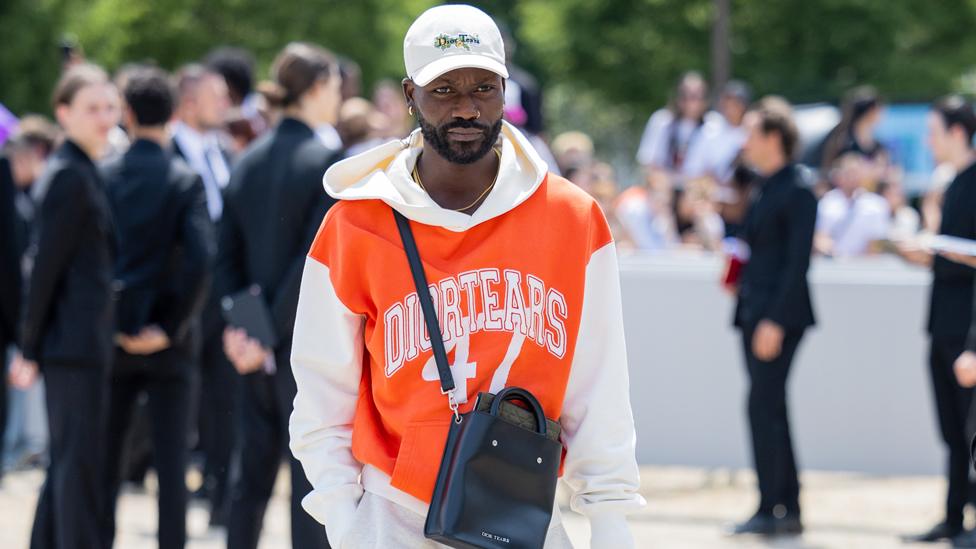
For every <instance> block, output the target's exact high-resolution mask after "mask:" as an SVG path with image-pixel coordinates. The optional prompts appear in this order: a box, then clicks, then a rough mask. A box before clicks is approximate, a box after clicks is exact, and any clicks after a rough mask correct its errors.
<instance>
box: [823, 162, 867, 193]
mask: <svg viewBox="0 0 976 549" xmlns="http://www.w3.org/2000/svg"><path fill="white" fill-rule="evenodd" d="M865 164H866V162H865V161H864V160H863V159H862V158H860V157H854V156H846V157H844V158H842V159H841V160H840V161H839V162H838V164H837V167H836V168H834V171H833V174H832V177H831V180H832V181H833V183H834V186H836V187H837V188H838V189H840V190H841V191H843V192H845V193H848V194H849V193H853V192H854V191H855V190H857V189H858V187H860V186H861V183H862V182H864V180H865V176H866V173H865V168H866V165H865Z"/></svg>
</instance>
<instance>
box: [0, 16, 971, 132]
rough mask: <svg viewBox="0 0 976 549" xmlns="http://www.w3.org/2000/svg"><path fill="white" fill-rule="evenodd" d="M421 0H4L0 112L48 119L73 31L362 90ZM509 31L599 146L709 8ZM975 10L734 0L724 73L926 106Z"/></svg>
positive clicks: (386, 64) (384, 63)
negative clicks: (282, 55) (287, 52)
mask: <svg viewBox="0 0 976 549" xmlns="http://www.w3.org/2000/svg"><path fill="white" fill-rule="evenodd" d="M436 3H437V2H435V1H432V0H358V1H356V2H348V1H345V0H301V1H297V0H276V1H274V2H267V1H258V0H4V1H3V2H0V36H3V37H4V48H2V49H0V102H2V103H4V104H5V105H6V106H7V107H8V108H10V109H11V110H13V111H14V112H16V113H23V112H28V111H33V112H42V113H44V112H49V111H50V107H49V106H48V102H49V101H48V100H49V97H50V90H51V87H52V85H53V83H54V81H55V80H56V79H57V76H58V72H59V66H60V65H59V64H60V59H59V51H58V42H59V40H60V39H61V38H62V37H64V36H66V35H70V36H74V37H76V38H77V40H78V42H79V43H80V44H81V45H82V46H83V48H84V51H85V53H86V55H87V57H88V58H90V59H91V60H93V61H95V62H98V63H100V64H102V65H104V66H105V67H107V68H108V69H110V70H114V69H116V68H118V67H119V66H121V65H122V64H123V63H126V62H133V61H147V60H151V61H153V62H155V63H157V64H159V65H160V66H162V67H163V68H166V69H170V70H172V69H176V68H177V67H178V66H179V65H181V64H183V63H186V62H190V61H194V60H198V59H200V58H201V57H202V56H203V55H205V54H206V53H207V51H209V50H210V49H211V48H213V47H216V46H220V45H235V46H241V47H244V48H247V49H249V50H251V51H252V52H253V53H254V54H255V56H256V58H257V60H258V67H259V70H258V74H257V76H258V77H259V78H260V77H265V76H266V75H267V67H268V66H269V64H270V61H271V59H272V58H273V57H274V55H275V54H276V53H277V51H279V50H280V49H281V47H282V46H284V45H285V44H286V43H287V42H289V41H292V40H308V41H312V42H316V43H319V44H322V45H323V46H325V47H327V48H329V49H331V50H333V51H335V52H336V53H338V54H340V55H343V56H345V57H348V58H350V59H352V60H354V61H356V62H357V63H359V64H360V65H361V67H362V72H363V80H364V83H365V84H366V90H369V87H370V86H371V84H372V83H374V82H376V81H377V80H379V79H381V78H396V79H399V78H402V75H403V63H402V49H401V48H402V43H403V42H402V41H403V35H404V33H405V31H406V29H407V27H408V26H409V24H410V22H411V21H412V20H413V18H414V17H416V15H418V14H419V13H420V12H421V11H422V10H423V9H425V8H427V7H429V6H431V5H434V4H436ZM471 3H472V4H475V5H478V6H479V7H481V8H483V9H485V10H486V11H488V12H489V13H490V14H492V15H493V16H495V18H496V19H497V20H499V21H501V22H503V23H504V24H506V25H507V26H508V28H510V29H511V31H512V33H513V34H514V36H515V37H516V39H517V41H518V43H519V47H518V50H517V52H516V54H515V61H516V63H518V64H519V65H521V66H523V67H524V68H526V69H528V70H529V71H530V72H532V73H534V74H535V75H536V76H537V77H538V78H539V80H540V82H542V84H543V85H544V86H545V88H546V89H547V90H548V91H549V94H548V95H547V103H548V108H547V112H548V113H549V120H548V122H549V125H550V127H551V129H552V130H553V131H558V130H562V129H568V128H571V127H572V128H579V129H583V130H585V131H589V132H591V133H592V134H593V135H594V137H595V138H596V140H597V142H598V143H604V145H603V146H622V145H618V144H617V142H618V141H619V142H620V143H623V142H624V141H623V140H622V138H621V136H622V135H626V136H627V138H628V139H630V140H631V141H632V140H633V139H635V135H634V134H636V132H637V131H639V128H640V125H641V124H642V123H643V122H644V121H645V120H646V118H647V116H648V115H649V114H650V112H651V111H652V110H653V109H655V108H658V107H660V106H661V105H662V104H664V103H665V102H666V101H667V98H668V94H669V92H670V89H671V87H672V85H673V82H674V81H675V79H676V78H677V77H678V76H679V75H680V74H681V73H682V72H684V71H686V70H689V69H697V70H700V71H702V72H703V73H704V74H705V75H706V77H707V76H708V74H709V53H710V36H711V35H710V32H711V24H712V17H713V13H714V6H713V2H712V0H482V1H477V0H475V1H472V2H471ZM973 28H976V1H974V0H941V1H940V2H937V3H933V2H917V1H914V0H886V1H883V2H879V1H877V0H778V1H776V2H769V1H763V0H731V36H732V39H731V51H732V75H733V76H734V77H735V78H740V79H743V80H745V81H747V82H749V83H750V84H751V85H752V86H753V87H754V89H755V91H756V94H757V95H761V94H765V93H777V94H781V95H784V96H786V97H787V98H789V99H790V100H793V101H822V100H835V99H836V98H837V97H838V96H839V95H840V94H841V93H842V92H843V90H845V89H846V88H849V87H851V86H853V85H855V84H862V83H868V84H873V85H875V86H876V87H877V88H878V89H879V90H880V91H881V92H882V93H883V94H884V95H885V96H886V97H887V98H888V99H889V100H930V99H932V98H933V97H936V96H938V95H942V94H944V93H946V92H948V91H951V90H957V89H959V88H961V87H965V85H966V83H967V82H972V81H973V79H972V78H968V79H967V78H965V76H966V75H967V74H968V73H969V71H970V69H971V67H972V65H973V60H976V34H974V33H973V32H972V29H973ZM631 146H635V144H633V145H631Z"/></svg>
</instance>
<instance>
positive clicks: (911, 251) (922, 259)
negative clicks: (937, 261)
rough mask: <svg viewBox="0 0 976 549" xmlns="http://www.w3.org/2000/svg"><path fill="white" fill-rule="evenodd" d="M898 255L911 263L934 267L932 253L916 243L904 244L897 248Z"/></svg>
mask: <svg viewBox="0 0 976 549" xmlns="http://www.w3.org/2000/svg"><path fill="white" fill-rule="evenodd" d="M895 251H897V252H898V255H900V256H901V257H902V259H904V260H905V261H907V262H909V263H914V264H915V265H921V266H923V267H929V266H931V265H932V257H933V256H932V252H931V250H928V249H926V248H923V247H921V246H919V245H918V244H917V243H914V242H902V243H899V244H898V246H897V247H896V248H895Z"/></svg>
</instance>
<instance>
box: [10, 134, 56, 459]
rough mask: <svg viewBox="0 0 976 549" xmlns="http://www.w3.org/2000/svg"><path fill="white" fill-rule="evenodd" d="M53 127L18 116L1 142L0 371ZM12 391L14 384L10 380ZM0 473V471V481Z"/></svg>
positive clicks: (13, 326) (13, 335)
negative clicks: (35, 190)
mask: <svg viewBox="0 0 976 549" xmlns="http://www.w3.org/2000/svg"><path fill="white" fill-rule="evenodd" d="M56 137H57V136H56V130H55V129H54V127H53V126H52V125H51V124H50V123H48V122H47V121H45V120H44V119H43V118H41V117H39V116H37V115H28V116H26V117H24V118H23V119H22V120H21V121H20V123H19V125H18V127H17V131H16V132H15V133H14V135H12V136H11V138H10V139H9V140H8V141H7V142H6V143H4V149H3V153H4V154H3V156H0V364H2V365H3V367H2V368H0V370H6V359H7V349H8V347H9V346H11V345H16V344H17V341H18V337H17V330H18V328H19V327H18V320H19V317H20V301H21V293H22V291H23V286H22V276H21V265H22V262H21V258H22V257H23V255H24V252H25V250H26V248H27V235H28V232H29V227H30V221H29V211H24V210H25V209H27V210H29V208H27V207H26V205H25V204H24V202H27V203H29V202H30V198H29V196H28V195H27V194H26V193H27V189H29V188H30V186H31V185H32V184H33V183H34V181H36V180H37V179H38V178H40V177H41V175H42V174H43V173H44V167H45V165H46V163H47V157H48V155H50V154H51V151H52V149H53V148H54V141H55V139H56ZM11 381H12V383H13V384H14V386H15V387H16V386H17V384H18V381H19V380H17V379H12V380H11ZM6 412H7V389H6V383H3V382H0V455H3V441H4V435H5V431H6ZM2 474H3V471H2V468H0V476H2Z"/></svg>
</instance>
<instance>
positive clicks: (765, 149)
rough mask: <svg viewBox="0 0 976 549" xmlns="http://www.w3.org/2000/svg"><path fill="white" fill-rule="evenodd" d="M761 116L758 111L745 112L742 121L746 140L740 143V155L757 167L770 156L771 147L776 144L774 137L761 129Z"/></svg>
mask: <svg viewBox="0 0 976 549" xmlns="http://www.w3.org/2000/svg"><path fill="white" fill-rule="evenodd" d="M761 122H762V120H761V118H760V116H759V113H756V112H750V113H747V114H746V116H745V118H744V119H743V121H742V124H743V126H744V127H745V129H746V142H745V144H743V145H742V155H743V156H744V157H745V159H746V162H748V163H749V164H751V165H752V166H755V167H758V166H762V165H763V164H764V163H765V160H766V159H767V158H768V157H769V156H770V152H771V150H772V149H771V147H772V146H775V145H776V142H775V140H776V137H775V136H773V135H767V134H765V133H763V131H762V125H761Z"/></svg>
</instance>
